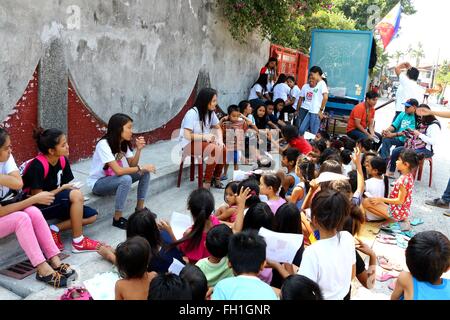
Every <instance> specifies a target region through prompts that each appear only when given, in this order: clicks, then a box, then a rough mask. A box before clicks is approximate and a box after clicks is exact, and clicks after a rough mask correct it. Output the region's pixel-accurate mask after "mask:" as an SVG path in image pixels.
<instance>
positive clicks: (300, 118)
mask: <svg viewBox="0 0 450 320" xmlns="http://www.w3.org/2000/svg"><path fill="white" fill-rule="evenodd" d="M307 114H308V110H306V109H304V108H300V110H298V116H297V117H296V118H295V120H294V125H295V126H296V127H297V128H299V129H300V126H301V124H302V122H303V119H305V117H306V115H307Z"/></svg>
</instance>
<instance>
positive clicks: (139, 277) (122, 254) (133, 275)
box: [115, 236, 156, 300]
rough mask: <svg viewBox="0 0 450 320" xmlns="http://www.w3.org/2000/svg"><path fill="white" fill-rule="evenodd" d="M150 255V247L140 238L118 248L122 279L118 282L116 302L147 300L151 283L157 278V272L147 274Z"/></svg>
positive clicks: (117, 258) (132, 239)
mask: <svg viewBox="0 0 450 320" xmlns="http://www.w3.org/2000/svg"><path fill="white" fill-rule="evenodd" d="M150 255H151V254H150V245H149V244H148V242H147V240H145V239H144V238H143V237H140V236H135V237H133V238H129V239H127V240H126V241H125V242H123V243H121V244H119V245H118V246H117V249H116V265H117V269H118V271H119V274H120V276H121V278H122V279H121V280H119V281H117V282H116V287H115V292H116V300H147V296H148V290H149V285H150V282H151V281H152V279H153V278H154V277H155V276H156V272H147V267H148V263H149V261H150V258H151V256H150Z"/></svg>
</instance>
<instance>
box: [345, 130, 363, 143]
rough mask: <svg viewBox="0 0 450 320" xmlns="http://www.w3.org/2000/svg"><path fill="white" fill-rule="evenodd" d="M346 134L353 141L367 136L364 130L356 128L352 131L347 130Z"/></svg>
mask: <svg viewBox="0 0 450 320" xmlns="http://www.w3.org/2000/svg"><path fill="white" fill-rule="evenodd" d="M347 135H348V136H349V137H350V138H352V139H353V140H355V141H358V140H359V139H366V138H367V135H366V134H365V133H364V132H362V131H359V130H358V129H354V130H352V131H349V132H347Z"/></svg>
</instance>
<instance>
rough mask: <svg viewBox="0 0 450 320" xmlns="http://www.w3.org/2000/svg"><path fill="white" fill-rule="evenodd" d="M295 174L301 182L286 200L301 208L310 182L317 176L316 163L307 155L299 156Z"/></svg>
mask: <svg viewBox="0 0 450 320" xmlns="http://www.w3.org/2000/svg"><path fill="white" fill-rule="evenodd" d="M295 175H296V176H297V177H299V178H300V182H299V183H298V184H297V185H296V186H295V188H294V190H293V191H292V194H291V195H290V196H286V200H287V201H289V202H290V203H293V204H295V205H296V206H297V208H298V209H301V207H302V204H303V200H304V199H305V195H306V194H307V193H308V191H309V183H310V182H311V180H313V179H314V178H315V165H314V163H313V162H312V161H311V160H309V159H308V158H307V157H298V158H297V163H296V164H295Z"/></svg>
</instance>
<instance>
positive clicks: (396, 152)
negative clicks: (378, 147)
mask: <svg viewBox="0 0 450 320" xmlns="http://www.w3.org/2000/svg"><path fill="white" fill-rule="evenodd" d="M403 150H405V147H397V148H395V149H394V150H392V154H391V162H390V165H389V171H390V172H394V171H395V168H396V167H397V166H396V164H395V162H396V161H397V159H398V157H399V156H400V153H402V151H403ZM415 151H416V153H417V154H424V155H425V158H431V157H432V156H433V152H431V151H430V150H428V149H426V148H422V149H416V150H415Z"/></svg>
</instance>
